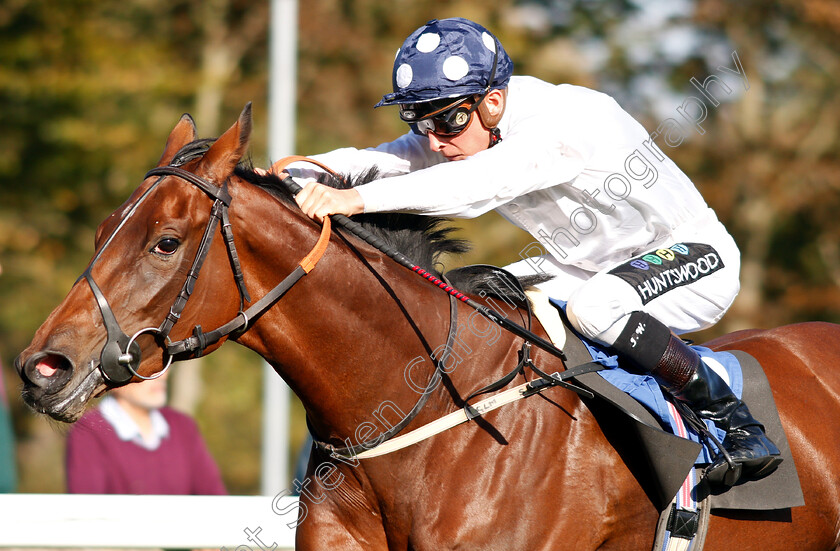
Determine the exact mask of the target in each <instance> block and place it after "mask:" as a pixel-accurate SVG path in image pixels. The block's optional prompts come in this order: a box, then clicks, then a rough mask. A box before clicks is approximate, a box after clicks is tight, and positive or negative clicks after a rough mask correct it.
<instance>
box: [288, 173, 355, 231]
mask: <svg viewBox="0 0 840 551" xmlns="http://www.w3.org/2000/svg"><path fill="white" fill-rule="evenodd" d="M295 201H297V204H298V205H300V209H301V210H302V211H303V212H304V213H306V215H307V216H309V217H310V218H314V219H315V220H318V221H319V222H321V221H323V220H324V218H325V217H326V216H329V215H330V214H345V215H347V216H351V215H353V214H359V213H362V212H364V211H365V203H364V201H362V196H361V195H359V192H358V191H356V190H355V189H353V188H350V189H335V188H331V187H329V186H325V185H323V184H318V183H315V182H310V183H308V184H306V186H305V187H304V188H303V189H302V190H301V191H300V193H298V194H297V196H295Z"/></svg>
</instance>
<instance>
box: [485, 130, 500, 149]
mask: <svg viewBox="0 0 840 551" xmlns="http://www.w3.org/2000/svg"><path fill="white" fill-rule="evenodd" d="M500 141H502V132H501V131H500V130H499V129H498V128H497V127H494V128H491V129H490V145H488V146H487V149H490V148H491V147H493V146H494V145H496V144H497V143H499V142H500Z"/></svg>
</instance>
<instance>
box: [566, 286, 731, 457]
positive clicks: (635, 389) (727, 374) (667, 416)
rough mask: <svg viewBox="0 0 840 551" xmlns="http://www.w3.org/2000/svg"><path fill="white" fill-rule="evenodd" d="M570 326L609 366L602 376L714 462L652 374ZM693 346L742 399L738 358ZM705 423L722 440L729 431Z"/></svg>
mask: <svg viewBox="0 0 840 551" xmlns="http://www.w3.org/2000/svg"><path fill="white" fill-rule="evenodd" d="M550 302H551V303H552V304H553V305H554V306H555V307H556V308H559V309H561V310H563V311H565V309H566V303H565V302H563V301H560V300H556V299H550ZM569 329H570V330H571V331H573V332H574V334H575V336H576V337H577V338H579V339H580V340H581V342H583V344H584V345H585V346H586V348H587V350H589V354H590V355H591V356H592V360H593V361H595V362H598V363H600V364H601V365H603V366H604V367H606V368H608V369H603V370H601V371H599V372H598V374H599V375H600V376H601V377H603V378H604V379H605V380H606V381H608V382H609V383H611V384H612V385H614V386H615V387H616V388H618V389H619V390H621V391H623V392H625V393H627V394H629V395H630V396H631V397H632V398H634V399H635V400H636V401H638V402H639V403H640V404H642V405H643V406H644V407H645V408H646V409H647V410H648V411H650V412H651V413H652V414H653V415H654V416H655V417H656V418H657V419H659V421H660V423H661V425H662V427H663V428H665V429H666V430H670V431H671V432H672V433H673V434H676V435H679V436H684V437H687V438H688V439H689V440H692V441H694V442H699V443H700V444H702V445H703V449H702V450H701V451H700V455H699V456H698V457H697V464H698V465H700V464H705V463H711V461H712V458H714V457H715V456H716V455H717V451H716V450H714V449H709V447H708V444H707V443H706V442H705V441H704V440H703V439H701V438H700V436H699V435H698V434H697V432H696V431H695V430H694V429H692V428H691V427H688V426H685V427H684V428H683V427H681V426H680V425H682V422H681V421H679V420H677V419H675V418H674V417H673V415H672V413H671V411H670V410H669V408H668V400H667V399H666V398H665V395H664V394H663V392H662V388H661V387H660V386H659V383H657V382H656V379H654V378H653V377H652V376H650V375H639V374H636V373H630V372H629V371H626V370H624V369H623V368H622V367H621V366H619V363H618V356H616V355H614V354H612V353H611V351H610V350H609V349H608V347H606V346H604V345H602V344H599V343H596V342H594V341H591V340H589V339H587V338H586V337H584V336H583V335H580V334H579V333H578V332H576V331H575V330H574V329H573V328H571V327H569ZM692 348H693V349H694V350H696V351H697V353H698V354H699V355H700V357H701V359H702V360H703V361H704V362H705V363H706V365H708V366H709V367H710V368H712V369H713V370H714V371H715V372H716V373H717V374H718V375H720V376H721V377H722V378H723V380H724V381H726V382H727V383H728V384H729V387H730V388H731V389H732V391H733V392H734V393H735V395H736V396H737V397H738V398H741V395H742V393H743V390H744V379H743V375H742V373H741V364H740V363H739V362H738V359H737V358H736V357H735V356H734V355H733V354H730V353H729V352H714V351H712V350H710V349H709V348H706V347H704V346H697V345H692ZM705 423H706V426H707V427H708V428H709V430H710V431H711V433H712V434H714V435H715V437H716V438H717V439H718V440H719V441H722V440H723V438H724V436H726V433H725V432H724V431H722V430H721V429H719V428H717V427H716V426H715V424H714V423H712V422H711V421H705Z"/></svg>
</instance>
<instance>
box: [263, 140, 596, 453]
mask: <svg viewBox="0 0 840 551" xmlns="http://www.w3.org/2000/svg"><path fill="white" fill-rule="evenodd" d="M294 162H308V163H311V164H314V165H316V166H319V167H321V168H322V169H324V170H326V171H327V172H329V173H330V174H332V175H333V176H337V175H336V173H335V172H334V171H333V170H331V169H330V168H328V167H327V166H326V165H324V164H323V163H321V162H319V161H316V160H314V159H310V158H308V157H304V156H300V155H292V156H289V157H285V158H283V159H281V160H279V161H277V162H276V163H274V165H272V167H271V171H272V172H274V173H282V171H283V170H285V168H286V167H287V166H288V165H290V164H292V163H294ZM281 183H282V184H283V185H284V186H285V187H286V189H287V191H288V192H289V193H290V194H291V195H292V196H293V197H294V196H296V195H297V194H298V193H299V192H300V191H301V190H302V189H303V188H302V187H301V185H300V184H298V183H297V182H295V181H294V179H292V177H291V176H286V177H285V178H282V179H281ZM330 218H332V219H333V220H334V221H335V222H336V223H337V224H338V225H339V226H341V227H343V228H344V229H346V230H348V231H349V232H350V233H352V234H353V235H355V236H356V237H358V238H360V239H362V240H363V241H365V242H366V243H368V244H369V245H371V246H373V247H374V248H375V249H377V250H378V251H380V252H381V253H383V254H385V255H386V256H388V257H389V258H391V259H392V260H394V261H396V262H397V263H399V264H400V265H402V266H404V267H406V268H408V269H410V270H411V271H413V272H414V273H416V274H418V275H420V276H422V277H423V278H425V279H426V280H428V281H429V282H431V283H432V284H434V285H435V286H437V287H438V288H440V289H442V290H443V291H445V292H446V293H447V294H449V298H450V301H451V302H452V308H451V313H450V318H451V320H450V327H449V336H448V339H447V347H446V349H445V353H444V357H443V358H441V359H440V360H439V361H437V362H435V361H433V364H434V365H435V373H434V374H433V375H432V378H431V380H430V381H429V383H428V385H427V387H426V388H425V389H424V390H423V394H422V396H421V397H420V399H419V400H418V401H417V403H416V404H415V405H414V407H413V408H412V410H411V411H410V412H409V413H408V415H406V416H405V417H404V418H403V419H402V420H401V421H400V422H399V423H397V424H396V425H395V426H394V427H391V428H390V429H389V430H388V431H386V432H384V433H381V434H380V435H379V436H377V437H376V438H374V439H372V440H369V441H367V442H363V443H360V444H357V445H355V446H350V445H348V446H345V447H336V446H334V445H332V444H329V443H327V442H324V441H321V440H319V439H317V438H315V433H314V431H313V430H312V427H311V426H308V428H309V432H310V434H311V435H312V436H313V443H314V445H315V447H316V448H318V449H320V450H321V451H323V452H325V453H327V454H328V455H329V456H330V457H333V458H335V459H342V458H344V459H346V458H350V457H359V458H367V457H375V456H378V455H383V454H384V453H390V452H391V451H396V450H398V449H402V448H403V447H406V446H409V445H411V444H414V443H416V442H419V441H421V440H424V439H425V438H429V437H430V436H433V435H434V434H437V433H438V432H441V431H443V430H446V429H448V428H450V427H453V426H455V425H457V424H459V423H462V422H464V421H469V420H470V419H472V418H474V417H476V416H477V415H479V414H480V413H481V412H482V411H484V412H486V411H490V410H492V409H496V408H497V407H500V406H501V405H504V404H507V403H510V402H513V401H515V400H518V399H520V398H526V397H528V396H531V395H533V394H537V393H540V392H542V391H543V390H546V389H547V388H549V387H554V386H561V387H563V388H567V389H569V390H572V391H573V392H576V393H577V394H579V395H581V396H584V397H587V398H592V397H593V396H594V395H593V394H592V392H590V391H588V390H586V389H583V388H581V387H579V386H576V385H574V384H571V383H568V382H566V381H567V380H569V379H572V378H574V377H576V376H579V375H582V374H584V373H589V372H592V371H598V370H600V369H603V366H602V365H600V364H597V363H594V362H590V363H587V364H583V365H580V366H577V367H575V368H572V369H567V370H566V371H564V372H562V373H559V372H555V373H552V374H548V373H545V372H543V371H541V370H540V369H539V368H537V366H536V365H534V363H533V362H532V361H531V358H530V350H531V343H532V342H533V343H534V344H536V345H537V346H538V347H540V348H542V349H543V350H545V351H547V352H549V353H551V354H552V355H554V356H556V357H558V358H560V360H562V361H563V362H564V365H565V362H566V361H567V358H566V355H565V353H564V352H563V351H562V350H561V349H559V348H557V347H556V346H554V345H553V344H552V343H550V342H548V341H546V340H545V339H543V338H542V337H540V336H539V335H537V334H535V333H533V332H532V331H531V330H530V320H531V316H532V313H531V308H530V304H528V302H527V299H526V305H527V310H528V322H529V323H528V325H529V328H527V329H526V328H525V327H522V326H521V325H518V324H516V323H514V322H512V321H510V320H508V319H507V318H506V317H504V316H503V315H502V314H500V313H498V312H496V311H495V310H492V309H491V308H488V307H487V306H484V305H482V304H479V303H478V302H476V301H474V300H473V299H471V298H470V297H468V296H467V295H466V294H464V293H462V292H460V291H459V290H457V289H455V288H454V287H452V286H451V285H450V284H449V283H447V282H445V281H442V280H441V279H439V278H438V277H437V276H435V275H434V274H430V273H429V272H427V271H426V270H424V269H423V268H421V267H420V266H418V265H417V264H415V263H414V262H412V261H411V260H410V259H409V258H408V257H406V256H405V255H404V254H402V253H401V252H399V251H398V250H396V249H395V248H394V247H392V246H390V245H388V244H387V243H385V242H384V241H383V240H382V239H380V238H379V237H377V236H376V235H374V234H373V233H371V232H370V231H368V230H367V229H365V228H364V227H363V226H361V225H360V224H359V223H357V222H355V221H353V220H351V219H350V218H348V217H347V216H345V215H343V214H332V215H330V216H328V217H326V218H325V219H324V220H325V221H326V220H328V219H330ZM502 273H504V274H505V275H506V276H507V277H508V278H509V279H510V280H511V281H512V282H513V283H514V284H515V286H517V287H519V289H520V290H521V291H522V287H521V285H520V284H519V281H518V280H517V279H516V278H514V277H513V276H512V275H510V274H509V273H507V272H504V271H502ZM522 295H523V296H525V293H524V291H522ZM455 299H458V300H460V301H461V302H463V303H465V304H467V305H468V306H470V307H472V308H473V309H475V310H476V311H478V312H479V313H480V314H481V315H483V316H484V317H486V318H487V319H489V320H490V321H492V322H494V323H496V324H497V325H499V326H501V327H502V328H503V329H506V330H507V331H509V332H511V333H513V334H514V335H516V336H518V337H522V338H523V339H524V342H523V343H522V348H521V350H520V352H519V357H520V359H519V363H518V365H517V366H516V367H515V368H514V369H513V371H511V372H510V373H508V374H507V375H505V376H504V377H502V378H501V379H499V380H498V381H496V382H494V383H491V384H490V385H487V386H485V387H483V388H481V389H479V390H477V391H475V392H473V393H472V394H470V396H469V397H468V398H467V399H466V400H465V403H466V405H465V406H464V408H463V410H462V411H460V412H454V413H453V414H450V415H448V416H446V417H445V418H443V419H438V420H437V421H435V422H432V423H430V424H429V425H424V426H423V427H420V428H419V429H416V430H414V431H411V432H410V433H408V434H406V435H403V436H401V437H399V438H396V439H393V440H391V438H392V437H393V436H395V435H396V434H397V433H399V432H400V431H401V430H402V429H403V428H404V427H405V426H406V425H408V423H409V422H410V421H411V420H412V419H413V418H414V417H415V416H416V415H417V414H418V413H419V412H420V409H421V408H422V407H423V406H424V405H425V403H426V400H427V399H428V397H429V394H430V393H431V391H432V390H433V389H434V388H435V386H436V385H437V383H438V381H439V378H440V377H441V371H442V368H441V366H442V365H444V362H445V357H446V356H445V355H446V354H448V351H449V350H451V342H450V341H451V340H452V338H453V335H454V332H453V329H454V327H455V323H456V320H457V315H456V310H455V307H456V305H457V302H455ZM433 360H434V358H433ZM525 366H528V367H529V368H530V369H531V370H532V371H534V373H536V374H537V376H538V377H539V379H536V380H535V381H531V382H529V383H525V384H523V385H520V386H519V387H516V388H515V389H511V390H509V391H506V392H505V393H502V394H505V395H506V396H505V401H503V402H501V401H500V402H499V403H498V405H493V404H495V402H494V400H496V398H497V397H501V395H498V396H493V397H491V398H487V399H486V400H482V401H481V402H479V403H478V404H476V406H475V407H473V406H470V405H469V403H468V402H469V400H471V399H472V398H474V397H475V396H478V395H480V394H484V393H486V392H492V391H495V390H499V389H501V388H503V387H505V386H507V385H508V384H509V383H510V382H511V381H512V380H513V379H514V377H515V376H516V375H517V374H518V373H524V367H525ZM491 406H492V407H491ZM478 408H483V409H478ZM444 419H446V421H444ZM307 425H309V419H308V418H307ZM432 426H434V428H428V427H432ZM346 441H347V442H349V440H346ZM386 441H388V442H389V445H388V447H387V451H374V449H378V448H379V446H380V444H381V443H383V442H386ZM397 441H399V442H397Z"/></svg>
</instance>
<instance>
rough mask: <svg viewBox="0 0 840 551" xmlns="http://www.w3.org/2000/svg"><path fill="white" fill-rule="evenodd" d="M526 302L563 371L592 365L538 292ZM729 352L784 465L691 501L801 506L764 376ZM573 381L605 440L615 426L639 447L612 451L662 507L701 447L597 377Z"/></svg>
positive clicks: (741, 355)
mask: <svg viewBox="0 0 840 551" xmlns="http://www.w3.org/2000/svg"><path fill="white" fill-rule="evenodd" d="M528 297H529V298H530V299H531V301H532V304H533V310H534V313H535V315H536V317H537V319H539V320H540V323H541V324H542V325H543V328H544V329H545V330H546V332H547V333H548V335H549V337H550V338H551V340H552V341H553V342H554V343H555V344H556V345H557V346H559V347H562V348H563V350H564V352H565V353H566V356H567V357H568V358H569V361H568V366H569V367H572V366H575V365H579V364H582V363H585V362H588V361H592V359H593V357H592V353H591V351H590V349H589V348H587V346H586V344H584V341H583V340H582V339H581V337H580V336H578V335H577V333H576V332H575V331H574V329H572V328H571V326H570V325H569V321H568V318H566V316H565V313H564V312H563V311H562V310H561V309H559V308H556V307H555V306H554V305H552V304H550V303H549V302H548V299H547V296H546V295H545V294H543V293H541V292H539V291H537V292H534V290H529V291H528ZM730 353H731V354H732V355H733V356H734V357H735V358H736V359H737V361H738V363H739V364H740V367H741V373H742V377H743V395H742V399H743V400H744V401H745V402H746V403H747V405H748V406H749V407H750V410H751V411H752V412H753V414H754V415H755V417H756V418H757V419H759V420H760V421H761V422H762V423H763V424H764V426H765V429H766V431H767V434H768V435H769V436H770V438H771V439H773V441H774V442H776V444H777V445H778V447H779V450H780V451H781V453H782V457H783V459H784V460H783V461H782V463H781V465H780V466H779V468H778V469H777V470H776V472H774V473H773V474H771V475H769V476H767V477H765V478H762V479H759V480H754V481H749V482H741V483H739V484H737V485H735V486H733V487H731V488H728V489H727V488H722V487H716V486H714V487H710V486H709V485H708V484H704V483H703V482H702V481H700V484H699V486H698V487H697V489H696V490H695V495H696V497H695V499H696V501H698V502H699V501H703V500H704V499H705V498H706V497H709V503H710V504H711V508H712V509H737V510H775V509H787V508H790V507H798V506H800V505H804V504H805V501H804V497H803V495H802V489H801V488H800V485H799V477H798V475H797V472H796V466H795V464H794V462H793V457H792V456H791V453H790V446H789V444H788V441H787V437H786V435H785V432H784V429H783V428H782V424H781V421H780V419H779V413H778V410H777V408H776V404H775V401H774V400H773V394H772V392H771V390H770V385H769V383H768V381H767V377H766V376H765V375H764V371H763V369H762V368H761V365H760V364H759V363H758V361H757V360H756V359H755V358H753V357H752V356H750V355H749V354H747V353H746V352H742V351H737V350H736V351H730ZM575 380H576V381H577V383H578V384H579V385H580V386H582V387H583V388H586V389H588V390H589V391H591V392H592V393H593V394H594V395H595V398H594V399H593V400H590V403H588V405H589V407H590V410H591V411H593V414H595V416H596V419H597V420H598V422H599V423H600V424H601V427H602V429H604V431H605V434H606V435H607V437H608V438H610V434H612V433H615V431H616V427H619V428H620V429H619V430H625V429H629V430H631V431H632V432H633V434H635V435H636V439H637V440H638V443H639V446H638V447H637V448H638V450H639V451H638V452H637V453H636V455H641V457H635V458H633V457H625V453H624V452H627V451H629V452H630V454H632V450H618V451H619V453H621V454H622V457H623V458H624V459H625V461H626V462H627V463H628V466H629V467H630V468H631V471H633V472H634V474H635V475H636V476H637V478H638V479H639V481H640V482H641V483H642V485H643V487H645V490H646V492H647V493H648V496H649V497H650V498H651V500H652V502H653V503H654V504H655V505H656V506H657V507H658V508H659V509H660V510H664V509H665V508H667V507H668V506H669V505H670V503H671V501H672V499H673V498H674V496H675V495H676V494H677V491H678V490H679V489H680V487H681V486H682V485H683V483H684V482H685V480H686V475H687V474H688V473H689V472H690V471H691V470H692V469H693V468H694V467H695V463H696V461H697V459H698V456H699V455H700V452H701V445H700V444H698V443H697V442H694V441H691V440H688V439H686V438H683V437H680V436H677V435H675V434H673V433H671V432H668V431H666V430H664V429H663V428H662V423H661V421H660V420H659V419H657V418H656V417H655V416H654V415H653V414H652V413H651V412H650V411H649V410H648V409H647V408H645V407H644V406H643V405H641V404H640V403H639V402H638V401H636V400H634V399H633V398H631V397H630V396H628V395H627V394H626V393H625V392H623V391H621V390H619V389H618V388H616V387H615V386H613V385H612V384H611V383H609V382H608V381H607V380H606V379H605V378H604V377H603V376H602V375H601V372H596V373H586V374H584V375H580V376H579V377H576V378H575ZM605 406H606V407H605ZM611 425H612V426H611ZM619 434H620V433H619ZM611 441H612V439H611ZM630 454H628V455H630Z"/></svg>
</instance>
